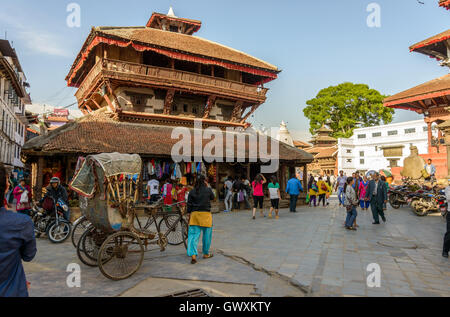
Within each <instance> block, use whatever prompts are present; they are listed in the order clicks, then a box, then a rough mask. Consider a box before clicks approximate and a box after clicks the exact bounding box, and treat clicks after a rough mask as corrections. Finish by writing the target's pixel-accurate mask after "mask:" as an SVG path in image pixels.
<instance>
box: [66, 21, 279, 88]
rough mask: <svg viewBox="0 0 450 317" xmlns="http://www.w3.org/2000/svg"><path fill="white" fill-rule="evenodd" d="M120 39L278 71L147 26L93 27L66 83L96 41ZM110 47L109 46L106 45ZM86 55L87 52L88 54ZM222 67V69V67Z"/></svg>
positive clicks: (249, 58) (220, 48) (188, 37)
mask: <svg viewBox="0 0 450 317" xmlns="http://www.w3.org/2000/svg"><path fill="white" fill-rule="evenodd" d="M105 36H107V37H109V38H111V37H112V38H114V39H117V40H122V41H125V43H127V45H130V44H132V43H133V44H136V45H144V46H150V47H153V48H155V49H160V50H170V51H173V52H174V53H175V54H186V55H189V56H193V57H197V58H207V59H208V58H209V59H213V60H219V61H223V62H225V63H226V62H231V63H236V64H239V65H243V66H247V67H251V68H257V69H261V70H263V71H266V72H270V73H273V74H274V75H273V78H276V74H278V73H279V72H280V70H279V69H278V68H277V67H276V66H274V65H272V64H270V63H268V62H265V61H263V60H261V59H258V58H256V57H253V56H251V55H248V54H246V53H244V52H241V51H238V50H235V49H233V48H230V47H228V46H225V45H222V44H219V43H216V42H212V41H209V40H206V39H203V38H200V37H197V36H193V35H186V34H181V33H175V32H169V31H163V30H159V29H154V28H148V27H143V26H142V27H139V26H138V27H107V26H100V27H94V28H92V30H91V33H90V34H89V36H88V37H87V39H86V41H85V43H84V45H83V47H82V49H81V51H80V52H79V54H78V56H77V58H76V59H75V61H74V63H73V65H72V67H71V69H70V72H69V74H68V75H67V77H66V80H70V79H71V78H72V75H73V72H74V71H78V68H79V67H80V62H82V61H83V60H85V59H86V58H87V56H86V54H87V53H86V50H88V51H89V47H90V46H91V45H92V44H93V43H94V44H95V40H96V39H101V38H102V37H105ZM109 44H112V43H109ZM88 53H89V52H88ZM224 67H225V66H224Z"/></svg>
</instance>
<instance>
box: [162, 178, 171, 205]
mask: <svg viewBox="0 0 450 317" xmlns="http://www.w3.org/2000/svg"><path fill="white" fill-rule="evenodd" d="M161 190H162V196H163V197H164V205H172V204H173V202H172V184H171V183H170V179H169V178H168V179H166V182H165V183H164V185H163V187H162V188H161Z"/></svg>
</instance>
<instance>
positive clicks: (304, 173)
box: [303, 164, 308, 193]
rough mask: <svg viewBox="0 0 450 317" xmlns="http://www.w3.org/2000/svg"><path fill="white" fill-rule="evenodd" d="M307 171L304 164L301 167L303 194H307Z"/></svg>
mask: <svg viewBox="0 0 450 317" xmlns="http://www.w3.org/2000/svg"><path fill="white" fill-rule="evenodd" d="M307 173H308V169H307V168H306V164H305V165H303V191H304V192H305V193H307V192H308V175H307Z"/></svg>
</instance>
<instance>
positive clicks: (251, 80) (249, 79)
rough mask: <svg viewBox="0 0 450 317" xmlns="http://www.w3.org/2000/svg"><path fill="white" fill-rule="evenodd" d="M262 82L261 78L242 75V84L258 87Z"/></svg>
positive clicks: (246, 74) (247, 74)
mask: <svg viewBox="0 0 450 317" xmlns="http://www.w3.org/2000/svg"><path fill="white" fill-rule="evenodd" d="M261 81H262V77H261V76H256V75H253V74H249V73H242V82H243V83H245V84H250V85H256V84H258V83H260V82H261Z"/></svg>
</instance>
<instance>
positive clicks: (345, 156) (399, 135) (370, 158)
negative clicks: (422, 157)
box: [338, 120, 437, 175]
mask: <svg viewBox="0 0 450 317" xmlns="http://www.w3.org/2000/svg"><path fill="white" fill-rule="evenodd" d="M433 135H435V136H437V131H433ZM411 145H414V146H416V147H417V148H418V150H419V154H427V153H428V128H427V124H426V123H425V122H424V121H423V120H416V121H408V122H401V123H394V124H388V125H381V126H375V127H369V128H360V129H355V130H354V132H353V136H352V137H351V138H347V139H344V138H340V139H339V140H338V169H339V170H343V171H344V172H345V173H346V174H347V175H350V174H351V173H353V172H354V171H365V172H367V171H370V170H377V171H378V170H381V169H389V168H390V162H389V160H388V158H386V157H385V156H384V151H383V150H384V149H386V148H392V147H397V149H398V148H399V147H402V148H401V151H400V152H401V155H398V156H395V157H389V159H394V160H395V161H396V164H397V165H398V166H403V160H404V159H405V158H406V157H408V156H409V155H410V154H411V152H410V149H409V148H410V146H411Z"/></svg>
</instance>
